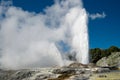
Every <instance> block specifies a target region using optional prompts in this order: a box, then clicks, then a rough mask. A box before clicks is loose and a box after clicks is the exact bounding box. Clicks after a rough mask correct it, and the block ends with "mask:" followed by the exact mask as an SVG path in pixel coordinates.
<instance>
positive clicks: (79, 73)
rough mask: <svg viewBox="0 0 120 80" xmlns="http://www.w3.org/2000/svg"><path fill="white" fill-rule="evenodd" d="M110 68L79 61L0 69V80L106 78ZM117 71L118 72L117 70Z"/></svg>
mask: <svg viewBox="0 0 120 80" xmlns="http://www.w3.org/2000/svg"><path fill="white" fill-rule="evenodd" d="M111 69H112V68H108V67H97V66H95V65H94V64H89V65H83V64H80V63H72V64H70V65H69V66H65V67H55V68H39V69H38V68H37V69H22V70H2V69H1V70H0V80H106V79H107V78H108V77H109V76H108V75H106V74H107V73H110V72H111V71H112V70H111ZM117 72H118V73H120V72H119V70H118V71H117ZM105 73H106V74H105ZM118 73H117V74H118ZM107 76H108V77H107ZM99 78H101V79H99ZM102 78H103V79H102ZM104 78H105V79H104ZM119 79H120V76H118V77H117V80H119Z"/></svg>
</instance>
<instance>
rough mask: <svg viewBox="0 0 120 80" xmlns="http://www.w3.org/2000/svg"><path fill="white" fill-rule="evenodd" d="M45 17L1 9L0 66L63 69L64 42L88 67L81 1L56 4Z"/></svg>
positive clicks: (16, 8)
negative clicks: (57, 67) (55, 67)
mask: <svg viewBox="0 0 120 80" xmlns="http://www.w3.org/2000/svg"><path fill="white" fill-rule="evenodd" d="M44 12H45V14H43V13H35V12H29V11H24V10H22V9H21V8H19V7H15V6H10V7H8V8H7V9H6V10H3V6H0V15H4V16H0V49H1V57H0V65H1V67H3V68H10V69H20V68H29V67H30V68H31V67H50V66H56V65H57V66H63V65H64V60H63V58H62V53H64V50H62V49H61V48H60V47H62V46H61V45H60V44H59V42H61V41H62V42H63V43H65V44H66V45H68V46H69V47H70V49H69V50H68V52H76V53H77V55H76V59H77V61H78V62H81V63H83V64H87V63H88V62H89V61H88V33H87V15H86V10H85V9H84V8H83V6H82V2H81V1H80V0H58V1H57V0H56V1H55V4H53V5H52V6H50V7H48V8H46V9H45V11H44Z"/></svg>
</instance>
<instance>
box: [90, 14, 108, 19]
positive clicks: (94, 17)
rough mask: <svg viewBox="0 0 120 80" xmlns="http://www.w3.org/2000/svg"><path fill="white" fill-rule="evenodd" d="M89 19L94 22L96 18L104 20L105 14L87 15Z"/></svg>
mask: <svg viewBox="0 0 120 80" xmlns="http://www.w3.org/2000/svg"><path fill="white" fill-rule="evenodd" d="M89 17H90V18H91V19H92V20H95V19H97V18H105V17H106V14H105V13H104V12H103V13H102V14H100V13H96V14H89Z"/></svg>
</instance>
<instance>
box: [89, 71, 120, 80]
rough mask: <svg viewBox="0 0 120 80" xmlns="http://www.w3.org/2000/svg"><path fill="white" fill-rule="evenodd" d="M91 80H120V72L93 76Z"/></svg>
mask: <svg viewBox="0 0 120 80" xmlns="http://www.w3.org/2000/svg"><path fill="white" fill-rule="evenodd" d="M91 80H120V72H109V73H99V74H93V75H92V77H91Z"/></svg>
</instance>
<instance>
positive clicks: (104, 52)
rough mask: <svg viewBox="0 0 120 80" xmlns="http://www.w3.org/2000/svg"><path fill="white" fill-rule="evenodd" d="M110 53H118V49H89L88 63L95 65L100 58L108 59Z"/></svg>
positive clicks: (119, 49)
mask: <svg viewBox="0 0 120 80" xmlns="http://www.w3.org/2000/svg"><path fill="white" fill-rule="evenodd" d="M112 52H120V48H118V47H116V46H111V47H110V48H108V49H100V48H94V49H90V56H91V57H90V61H91V62H92V63H96V62H97V61H98V60H99V59H101V58H102V57H108V56H109V55H111V53H112Z"/></svg>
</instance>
